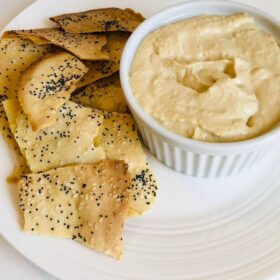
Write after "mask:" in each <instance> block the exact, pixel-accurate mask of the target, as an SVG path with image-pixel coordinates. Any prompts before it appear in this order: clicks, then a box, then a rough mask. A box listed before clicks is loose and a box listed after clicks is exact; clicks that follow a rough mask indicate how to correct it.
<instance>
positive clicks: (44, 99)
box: [18, 52, 87, 130]
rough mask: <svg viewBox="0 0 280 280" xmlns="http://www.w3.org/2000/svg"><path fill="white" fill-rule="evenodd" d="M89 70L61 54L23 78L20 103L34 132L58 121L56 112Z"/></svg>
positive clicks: (52, 57)
mask: <svg viewBox="0 0 280 280" xmlns="http://www.w3.org/2000/svg"><path fill="white" fill-rule="evenodd" d="M86 72H87V68H86V67H85V66H84V65H83V63H82V62H81V61H79V59H78V58H76V57H75V56H73V55H71V54H69V53H67V52H61V53H56V54H53V55H50V56H48V57H46V58H44V59H43V60H41V61H39V62H38V63H36V64H33V65H32V66H31V67H30V68H28V70H27V71H26V72H24V73H23V75H22V76H21V80H20V84H19V93H18V96H19V101H20V104H21V105H22V108H23V111H24V112H25V114H26V115H27V116H28V118H29V120H30V123H31V126H32V128H33V130H40V129H43V128H46V127H48V126H50V125H52V124H53V123H54V122H55V121H56V116H57V109H58V108H59V107H60V106H61V105H62V104H63V103H65V101H66V100H68V99H69V98H70V94H71V92H72V91H73V90H74V88H75V84H76V83H77V82H78V81H79V80H80V79H81V78H82V77H83V76H84V74H85V73H86Z"/></svg>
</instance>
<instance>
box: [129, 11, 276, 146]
mask: <svg viewBox="0 0 280 280" xmlns="http://www.w3.org/2000/svg"><path fill="white" fill-rule="evenodd" d="M130 82H131V86H132V90H133V93H134V96H135V98H136V100H137V101H138V103H139V104H140V106H141V107H142V108H143V109H144V111H146V112H147V113H148V114H150V115H151V116H152V117H153V118H154V119H155V120H156V121H157V122H158V123H160V124H161V125H162V126H164V127H166V128H167V129H169V130H171V131H173V132H175V133H177V134H180V135H183V136H185V137H188V138H192V139H196V140H202V141H209V142H231V141H240V140H245V139H249V138H253V137H256V136H258V135H260V134H262V133H264V132H266V131H268V130H270V129H271V128H272V127H273V126H275V125H276V124H277V123H278V122H279V120H280V48H279V45H278V44H277V41H276V40H275V38H274V37H273V36H272V35H270V34H268V33H266V32H264V31H262V30H260V29H258V28H257V27H256V26H255V25H254V21H253V18H252V17H251V16H249V15H247V14H234V15H230V16H200V17H194V18H191V19H188V20H183V21H179V22H176V23H173V24H171V25H168V26H165V27H162V28H160V29H158V30H156V31H154V32H153V33H151V34H150V35H148V36H147V37H146V38H145V39H144V40H143V42H142V44H141V45H140V47H139V49H138V50H137V53H136V56H135V59H134V62H133V66H132V69H131V74H130Z"/></svg>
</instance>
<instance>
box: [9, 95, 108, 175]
mask: <svg viewBox="0 0 280 280" xmlns="http://www.w3.org/2000/svg"><path fill="white" fill-rule="evenodd" d="M4 108H5V111H6V114H7V116H8V120H9V124H10V127H11V130H12V132H13V135H14V137H15V139H16V141H17V143H18V145H19V147H20V150H21V152H22V153H23V155H24V156H25V158H26V161H27V163H28V165H29V167H30V170H31V171H32V172H39V171H45V170H49V169H52V168H55V167H59V166H65V165H69V164H83V163H85V164H93V163H96V162H98V161H100V160H102V159H105V153H104V150H103V148H100V147H96V146H95V145H94V143H93V139H94V138H95V137H96V135H97V134H98V131H99V129H100V126H101V124H102V121H103V116H102V115H101V114H100V113H99V112H96V111H94V110H92V109H91V108H85V107H82V106H80V105H78V104H76V103H74V102H70V101H67V102H65V103H64V104H63V105H62V106H61V107H60V108H59V109H58V114H57V121H56V122H55V123H54V124H53V125H51V126H49V127H48V128H45V129H42V130H39V131H33V130H32V127H31V125H30V122H29V120H28V117H27V116H26V115H25V114H24V113H23V111H22V109H21V107H20V106H19V104H18V102H17V101H16V100H6V101H4Z"/></svg>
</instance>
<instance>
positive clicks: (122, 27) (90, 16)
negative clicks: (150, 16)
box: [50, 8, 145, 33]
mask: <svg viewBox="0 0 280 280" xmlns="http://www.w3.org/2000/svg"><path fill="white" fill-rule="evenodd" d="M50 19H51V20H52V21H54V22H56V23H57V24H59V25H60V27H61V28H63V29H64V30H65V31H67V32H70V33H91V32H104V31H130V32H132V31H134V29H135V28H136V27H137V26H138V25H139V24H140V23H141V22H142V21H143V20H144V19H145V18H144V17H143V16H142V15H141V14H139V13H136V12H135V11H133V10H131V9H120V8H104V9H96V10H90V11H85V12H79V13H71V14H64V15H60V16H56V17H52V18H50Z"/></svg>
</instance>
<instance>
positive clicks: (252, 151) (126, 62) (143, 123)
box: [120, 0, 280, 177]
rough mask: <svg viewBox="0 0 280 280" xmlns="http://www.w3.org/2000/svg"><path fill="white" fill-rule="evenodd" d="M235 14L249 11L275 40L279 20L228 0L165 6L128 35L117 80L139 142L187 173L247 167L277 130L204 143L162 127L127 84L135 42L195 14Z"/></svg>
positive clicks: (274, 140) (279, 135) (218, 173)
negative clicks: (139, 139)
mask: <svg viewBox="0 0 280 280" xmlns="http://www.w3.org/2000/svg"><path fill="white" fill-rule="evenodd" d="M239 12H247V13H249V14H250V15H252V16H253V17H254V19H255V22H256V23H257V24H258V25H259V26H260V27H261V28H262V29H264V30H266V31H268V32H270V33H272V34H273V35H274V36H275V37H276V38H278V39H279V36H280V27H279V26H280V25H279V23H278V22H277V20H275V19H273V18H272V17H271V16H270V15H268V14H266V13H264V12H262V11H260V10H257V9H255V8H253V7H250V6H246V5H243V4H240V3H235V2H230V1H212V0H204V1H200V0H196V1H191V2H185V3H181V4H178V5H174V6H171V7H169V8H167V9H165V10H163V11H161V12H159V13H157V14H155V15H154V16H152V17H151V18H149V19H147V20H145V21H144V22H143V23H142V24H141V25H140V26H139V27H138V28H137V29H136V30H135V31H134V33H133V34H132V35H131V36H130V38H129V40H128V42H127V44H126V46H125V49H124V52H123V55H122V59H121V66H120V77H121V84H122V87H123V90H124V94H125V97H126V100H127V102H128V105H129V108H130V110H131V112H132V114H133V116H134V117H135V120H136V122H137V125H138V127H139V130H140V132H141V135H142V137H143V140H144V142H145V144H146V145H147V146H148V148H149V150H150V152H151V153H152V154H154V155H155V156H156V157H157V158H158V159H159V160H160V161H162V162H163V163H164V164H165V165H167V166H168V167H170V168H173V169H174V170H176V171H179V172H182V173H185V174H187V175H190V176H198V177H223V176H229V175H234V174H238V173H240V172H242V171H245V170H247V169H248V168H250V167H252V166H254V165H255V164H257V163H259V162H260V161H261V160H262V159H263V158H264V156H265V155H266V154H268V152H269V151H270V150H271V149H272V148H273V147H275V146H276V145H279V141H280V128H279V127H277V128H275V129H273V130H271V131H269V132H267V133H266V134H264V135H261V136H259V137H256V138H253V139H249V140H245V141H240V142H234V143H207V142H201V141H196V140H192V139H187V138H185V137H182V136H180V135H177V134H175V133H173V132H171V131H169V130H167V129H165V128H164V127H162V126H161V125H160V124H158V123H157V122H156V121H155V120H154V119H153V118H152V117H151V116H150V115H148V114H147V113H146V112H144V110H143V109H142V108H141V107H140V105H139V104H138V103H137V101H136V99H135V98H134V96H133V92H132V89H131V87H130V83H129V75H130V68H131V65H132V63H133V59H134V56H135V53H136V51H137V48H138V46H139V44H140V43H141V41H142V40H143V39H144V38H145V37H146V36H147V35H148V34H149V33H151V32H152V31H154V30H155V29H158V28H159V27H161V26H164V25H167V24H170V23H172V22H176V21H178V20H182V19H186V18H189V17H193V16H197V15H202V14H215V15H228V14H232V13H239ZM143 83H145V81H143Z"/></svg>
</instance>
